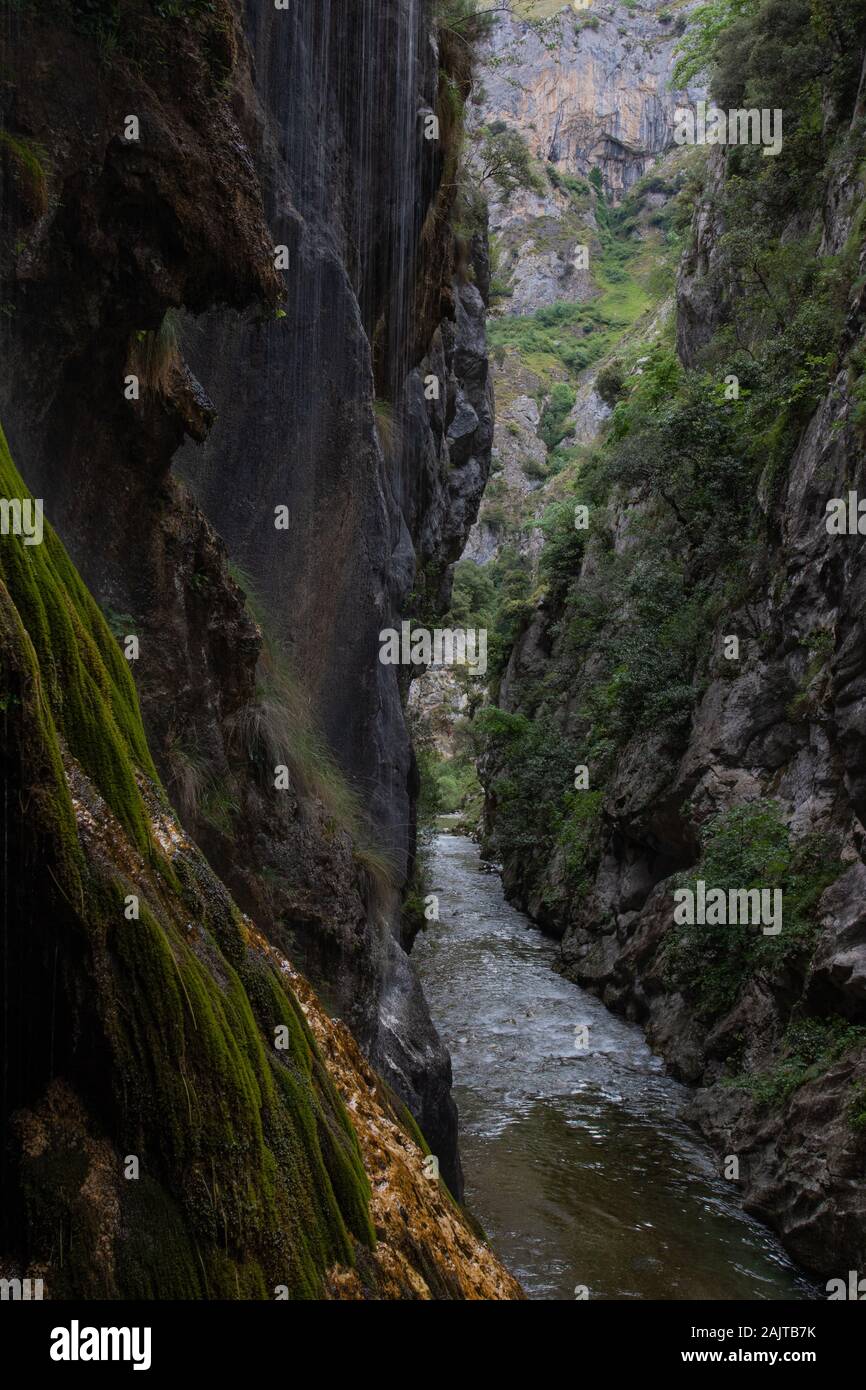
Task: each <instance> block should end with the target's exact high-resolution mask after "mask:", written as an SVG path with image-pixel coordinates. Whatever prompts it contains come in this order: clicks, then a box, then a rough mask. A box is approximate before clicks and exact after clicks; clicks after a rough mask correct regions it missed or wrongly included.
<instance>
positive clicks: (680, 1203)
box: [414, 833, 815, 1300]
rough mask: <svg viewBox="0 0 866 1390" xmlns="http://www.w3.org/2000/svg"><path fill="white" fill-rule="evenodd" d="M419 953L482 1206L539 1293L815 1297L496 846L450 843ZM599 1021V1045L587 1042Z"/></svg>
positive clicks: (503, 1248)
mask: <svg viewBox="0 0 866 1390" xmlns="http://www.w3.org/2000/svg"><path fill="white" fill-rule="evenodd" d="M431 879H432V882H433V883H434V884H435V887H436V890H437V892H438V893H439V895H440V905H441V920H440V921H439V922H431V923H430V924H429V926H428V928H427V930H426V931H425V932H423V933H422V934H421V936H420V937H419V939H418V942H417V944H416V946H415V951H414V957H415V961H416V964H417V967H418V970H419V972H420V974H421V978H422V981H423V983H424V989H425V992H426V994H427V998H428V1000H429V1002H430V1008H431V1012H432V1014H433V1020H434V1022H435V1024H436V1026H437V1028H438V1029H439V1031H440V1033H441V1035H442V1037H443V1040H444V1041H445V1043H446V1045H447V1046H448V1047H449V1049H450V1051H451V1056H452V1060H453V1066H454V1093H455V1097H456V1100H457V1105H458V1109H459V1113H460V1132H461V1149H462V1153H463V1163H464V1169H465V1173H466V1196H467V1201H468V1203H469V1206H470V1208H471V1209H472V1210H473V1211H474V1213H475V1215H476V1216H477V1217H478V1219H479V1220H480V1221H481V1223H482V1225H483V1226H484V1228H485V1230H486V1232H487V1235H488V1237H489V1238H490V1241H491V1243H492V1245H493V1247H494V1249H495V1251H496V1253H497V1254H498V1255H499V1256H500V1258H501V1259H503V1260H504V1262H505V1264H506V1265H507V1267H508V1268H509V1269H510V1270H511V1271H512V1272H513V1273H514V1274H515V1275H516V1276H517V1278H518V1279H519V1280H520V1282H521V1284H522V1285H523V1287H524V1288H525V1290H526V1292H527V1294H528V1295H529V1296H530V1297H531V1298H534V1299H568V1298H574V1297H575V1290H576V1288H577V1286H579V1285H584V1286H586V1288H587V1290H588V1294H589V1297H590V1298H591V1299H593V1300H595V1299H629V1298H638V1299H648V1298H649V1299H654V1298H657V1299H734V1300H741V1299H792V1298H795V1299H804V1298H806V1299H809V1298H813V1297H814V1296H815V1294H814V1290H813V1289H812V1288H811V1286H810V1285H809V1284H808V1283H807V1282H806V1281H805V1280H804V1279H802V1278H801V1277H800V1276H799V1275H798V1274H797V1273H796V1271H795V1270H794V1269H793V1268H792V1266H791V1264H790V1262H789V1261H788V1259H787V1258H786V1256H785V1254H784V1252H783V1251H782V1249H781V1247H780V1246H779V1245H778V1243H777V1242H776V1241H775V1240H774V1239H773V1237H772V1236H771V1235H770V1234H769V1233H768V1232H767V1231H766V1230H764V1228H763V1227H761V1226H760V1225H759V1224H758V1223H757V1222H755V1221H753V1220H752V1219H750V1218H749V1217H747V1216H745V1215H744V1214H743V1213H742V1211H741V1210H740V1209H739V1208H738V1206H737V1204H736V1202H735V1200H732V1195H731V1193H730V1191H729V1189H728V1187H727V1185H726V1183H725V1182H724V1180H722V1179H721V1178H719V1177H718V1176H717V1168H716V1164H715V1162H714V1160H713V1158H712V1155H711V1154H710V1153H709V1151H708V1150H707V1148H706V1146H705V1145H703V1144H701V1143H700V1142H699V1141H698V1140H697V1139H696V1138H695V1136H694V1134H693V1133H692V1131H691V1130H690V1128H689V1126H688V1125H687V1124H686V1122H685V1121H684V1119H683V1115H682V1112H683V1109H684V1106H685V1104H686V1102H687V1100H688V1090H687V1088H686V1087H684V1086H682V1085H680V1084H679V1083H678V1082H676V1081H674V1080H672V1079H671V1078H670V1077H668V1076H666V1075H665V1072H664V1068H663V1065H662V1063H661V1062H660V1061H659V1059H658V1058H656V1057H654V1056H653V1054H652V1053H651V1052H650V1050H649V1048H648V1047H647V1045H646V1043H645V1042H644V1040H643V1036H642V1034H641V1032H640V1029H639V1028H637V1027H636V1026H634V1025H632V1024H629V1023H626V1022H624V1021H623V1020H622V1019H620V1018H617V1017H616V1016H615V1015H614V1014H611V1013H610V1012H609V1011H608V1010H607V1009H606V1008H605V1007H604V1005H603V1004H602V1003H601V1002H600V1001H599V1000H598V999H595V998H594V997H593V996H592V995H591V994H588V993H586V991H585V990H582V989H580V988H578V986H576V985H574V984H572V983H571V982H570V981H568V980H566V979H563V978H562V977H560V976H558V975H556V974H555V973H554V970H553V966H554V965H555V962H556V956H557V948H556V944H555V943H554V942H553V941H551V940H550V939H549V938H547V937H545V936H544V935H543V934H542V933H541V932H539V931H537V930H535V929H534V928H533V927H532V926H531V924H530V922H529V920H528V918H527V917H525V916H524V914H523V913H521V912H518V911H517V910H516V909H515V908H513V907H511V906H510V905H509V904H508V903H507V902H506V901H505V898H504V896H503V893H502V887H501V884H500V880H499V877H498V875H497V874H496V873H495V872H493V871H492V870H491V868H490V867H489V866H486V865H484V864H483V862H482V860H481V857H480V854H479V850H478V847H477V846H476V845H475V844H474V843H473V842H472V841H471V840H469V839H466V838H465V837H464V836H461V835H453V834H447V833H445V834H440V835H438V836H437V838H436V842H435V857H434V859H433V863H432V868H431ZM582 1025H586V1027H587V1028H588V1046H587V1047H586V1048H585V1049H580V1050H579V1049H578V1048H576V1047H575V1035H576V1030H577V1029H579V1028H580V1027H581V1026H582Z"/></svg>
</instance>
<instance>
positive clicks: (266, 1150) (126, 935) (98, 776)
mask: <svg viewBox="0 0 866 1390" xmlns="http://www.w3.org/2000/svg"><path fill="white" fill-rule="evenodd" d="M0 495H2V496H6V497H7V498H8V497H26V496H27V495H28V494H27V492H26V490H25V488H24V486H23V484H22V482H21V479H20V477H19V476H18V474H17V472H16V471H15V469H14V466H13V464H12V461H11V459H10V457H9V451H8V448H7V446H6V442H5V440H4V439H3V438H2V434H0ZM0 578H2V581H3V583H2V584H0V653H2V657H3V662H2V670H3V681H4V692H3V693H4V710H5V713H4V714H3V719H2V722H0V737H2V748H0V753H2V760H3V765H4V766H7V767H14V768H15V769H17V771H16V776H20V779H21V781H20V789H21V792H22V793H24V794H26V799H27V806H28V814H27V817H26V819H24V820H23V821H18V822H16V825H15V827H13V828H14V830H15V836H14V837H13V842H15V843H18V844H20V845H21V846H23V847H24V850H25V852H26V855H27V857H28V858H29V859H30V860H31V861H32V862H39V863H43V864H48V865H49V867H50V868H51V872H50V874H43V875H42V879H41V880H40V882H39V884H37V885H36V886H35V887H34V888H33V890H32V894H31V897H33V898H35V899H38V904H39V911H36V909H35V908H34V918H33V920H34V923H35V927H34V928H33V930H35V931H36V932H37V934H38V933H39V932H42V933H43V936H44V941H45V943H46V944H47V943H48V941H49V939H50V937H49V930H52V928H51V927H50V924H51V923H53V922H54V920H55V917H56V912H57V903H58V902H59V903H61V904H62V907H63V911H64V913H66V914H67V915H68V916H69V923H70V928H71V929H70V931H69V933H68V934H67V935H66V936H64V935H61V936H60V937H59V938H58V940H59V941H60V942H61V948H60V951H61V956H62V960H61V962H60V966H59V969H60V976H59V978H60V979H61V981H62V994H63V1000H62V1002H63V1005H64V1008H65V1009H66V1010H67V1011H68V1013H69V1015H70V1019H71V1020H72V1022H73V1025H74V1026H73V1027H72V1035H71V1037H70V1040H69V1046H68V1048H67V1049H66V1050H65V1051H64V1053H63V1055H62V1056H61V1057H59V1058H54V1057H53V1056H52V1059H51V1061H50V1063H49V1064H48V1066H49V1068H50V1069H49V1070H46V1072H45V1074H44V1076H43V1077H42V1080H41V1083H40V1084H41V1086H42V1087H43V1088H46V1087H47V1086H48V1085H49V1083H51V1082H52V1080H54V1079H56V1078H62V1081H63V1083H64V1086H65V1087H66V1088H68V1090H69V1091H70V1092H71V1093H72V1095H73V1096H75V1097H79V1098H80V1099H81V1105H82V1115H83V1116H85V1117H86V1126H88V1127H89V1126H92V1128H93V1131H94V1133H93V1134H91V1133H90V1132H89V1131H88V1130H87V1129H86V1128H85V1121H82V1122H81V1124H82V1128H81V1132H80V1133H79V1132H77V1131H76V1132H75V1133H74V1134H73V1135H72V1137H69V1136H68V1135H67V1132H66V1128H65V1127H64V1128H63V1129H62V1132H61V1133H60V1134H59V1137H58V1135H57V1134H55V1136H54V1139H53V1140H52V1144H51V1146H50V1147H49V1149H48V1151H47V1157H46V1159H45V1161H42V1160H40V1159H30V1158H28V1157H27V1155H26V1154H23V1153H22V1154H21V1155H20V1156H19V1160H18V1161H19V1167H20V1181H19V1183H18V1185H17V1187H16V1188H15V1190H14V1191H12V1192H10V1194H9V1196H8V1207H9V1210H10V1212H11V1213H12V1218H14V1219H15V1220H22V1217H21V1213H25V1214H26V1220H24V1221H23V1225H24V1227H25V1229H26V1230H27V1232H28V1240H29V1241H30V1246H31V1249H30V1254H31V1257H32V1258H33V1259H35V1260H36V1261H37V1262H44V1263H45V1264H46V1267H47V1269H48V1271H49V1281H50V1285H51V1289H52V1296H54V1297H77V1296H88V1297H112V1298H113V1297H160V1298H165V1297H176V1298H199V1297H208V1298H272V1297H273V1296H274V1290H275V1288H276V1287H277V1286H278V1285H285V1286H287V1288H288V1290H289V1294H290V1296H291V1297H295V1298H316V1297H319V1296H320V1295H321V1291H322V1279H323V1275H324V1273H325V1272H326V1271H327V1270H328V1269H329V1268H330V1267H331V1266H333V1265H334V1264H335V1263H340V1264H343V1265H349V1264H352V1263H353V1261H354V1251H355V1248H356V1245H357V1244H358V1243H360V1244H361V1245H363V1246H366V1247H371V1246H372V1245H373V1244H374V1234H373V1230H372V1227H371V1223H370V1217H369V1210H368V1204H369V1195H370V1194H369V1186H368V1183H367V1178H366V1175H365V1173H364V1169H363V1164H362V1161H361V1154H360V1150H359V1146H358V1143H357V1138H356V1136H355V1134H354V1131H353V1130H352V1127H351V1124H350V1122H349V1118H348V1116H347V1113H346V1111H345V1108H344V1107H343V1105H342V1103H341V1101H340V1098H339V1096H338V1094H337V1092H336V1090H335V1087H334V1085H333V1083H332V1081H331V1079H330V1076H329V1075H328V1072H327V1070H326V1068H325V1066H324V1064H323V1062H322V1060H321V1058H320V1056H319V1054H318V1050H317V1048H316V1044H315V1042H314V1039H313V1037H312V1034H311V1033H310V1030H309V1028H308V1026H307V1024H306V1021H305V1020H304V1018H303V1014H302V1013H301V1011H300V1008H299V1006H298V1004H297V1001H296V1000H295V999H294V996H293V995H292V994H291V992H290V991H289V990H288V988H287V987H286V985H285V984H284V982H283V980H282V978H281V977H280V975H279V972H278V971H277V970H276V968H275V967H274V966H273V965H271V964H270V963H269V962H268V961H267V960H266V959H265V958H264V957H261V956H259V955H255V954H253V953H252V952H251V950H250V948H249V945H248V940H247V936H248V933H247V929H246V925H245V923H244V920H243V918H242V916H241V914H240V913H239V911H238V909H237V907H236V906H235V905H234V903H233V902H232V900H231V898H230V896H229V894H228V893H227V891H226V890H225V888H224V887H223V885H222V884H221V883H220V882H219V881H218V880H217V879H216V878H215V877H214V875H213V874H212V872H211V871H210V869H209V867H208V865H207V864H206V863H205V861H204V860H203V859H202V858H201V856H200V855H199V854H198V853H197V851H196V850H195V849H194V848H193V847H192V846H189V847H188V848H187V849H186V850H184V851H183V852H180V853H178V854H176V855H175V858H174V860H173V862H172V863H169V861H168V860H167V859H165V858H164V857H163V855H162V854H161V851H160V850H159V849H158V847H157V846H156V845H155V844H154V843H153V841H152V839H151V835H150V829H149V824H150V811H149V808H148V804H146V801H145V798H147V799H148V802H149V800H150V799H151V798H153V801H154V804H155V805H157V806H160V807H161V805H162V798H163V796H164V793H163V792H162V790H161V788H160V787H159V785H158V783H157V780H156V774H155V772H154V770H153V765H152V763H151V760H150V756H149V753H148V750H147V746H146V743H145V739H144V733H143V729H142V724H141V718H140V714H139V711H138V706H137V701H136V695H135V690H134V687H133V685H132V681H131V679H130V676H129V672H128V669H127V667H126V663H125V662H124V660H123V658H122V656H121V654H120V652H119V650H118V648H117V646H116V644H115V642H114V639H113V638H112V636H111V633H110V631H109V630H108V628H107V626H106V624H105V621H104V619H103V618H102V616H101V614H100V612H99V610H98V608H97V606H96V604H95V603H94V602H93V600H92V598H91V597H90V595H89V594H88V592H87V590H86V589H85V588H84V585H83V584H82V582H81V580H80V578H79V576H78V575H77V573H76V571H75V569H74V567H73V566H72V564H71V563H70V561H69V559H68V557H67V555H66V553H65V551H64V550H63V547H62V545H61V544H60V542H59V541H58V539H57V537H56V536H55V535H54V533H53V532H51V531H50V529H49V528H47V527H46V530H45V535H44V540H43V542H42V544H40V545H33V546H25V545H24V544H23V539H22V538H20V537H16V536H8V537H4V538H3V539H2V542H0ZM62 744H65V745H66V746H67V747H68V749H69V751H70V752H71V753H72V754H73V755H74V756H75V758H76V759H77V760H78V762H79V763H80V765H81V767H82V768H83V769H84V771H85V773H86V774H87V775H88V777H89V778H90V779H91V781H92V782H93V784H94V785H95V786H96V787H97V788H98V790H99V791H100V792H101V794H102V795H103V797H104V798H105V801H106V803H107V805H108V807H109V809H110V810H111V811H112V812H113V813H114V816H116V818H117V819H116V821H115V820H114V819H112V818H110V817H105V818H104V822H103V824H102V825H100V826H99V827H98V830H99V842H100V851H99V854H98V856H94V855H92V854H85V852H84V851H83V849H82V846H81V845H80V844H79V840H78V833H77V825H76V818H75V811H74V808H73V805H72V802H71V799H70V794H69V790H68V787H67V783H66V777H65V773H64V766H63V757H62ZM13 759H14V760H15V761H14V762H13V761H12V760H13ZM137 776H138V778H139V781H137V780H136V779H137ZM139 782H140V786H139ZM15 784H16V783H15V782H13V783H12V784H11V785H13V786H14V785H15ZM140 787H141V789H140ZM14 799H15V801H16V803H17V802H18V801H21V800H22V799H23V798H22V797H21V796H17V797H15V798H14ZM49 844H50V845H52V846H54V847H55V848H53V849H52V851H51V858H50V862H49V860H48V859H46V858H45V855H46V852H47V851H46V846H47V845H49ZM133 844H134V845H135V846H136V847H137V848H138V849H140V850H145V851H146V854H145V857H144V858H143V859H142V858H140V857H139V856H138V855H136V854H133V853H131V852H130V847H131V845H133ZM55 889H56V890H57V894H58V896H55ZM129 893H134V894H135V895H136V896H137V897H138V898H139V917H138V919H137V920H127V919H126V917H125V916H124V910H123V909H124V899H125V898H126V896H127V895H128V894H129ZM40 894H41V895H42V896H41V897H40V896H39V895H40ZM31 906H32V904H31ZM42 921H44V922H45V923H46V925H45V926H44V927H43V926H41V925H40V923H41V922H42ZM40 939H41V938H40ZM67 942H68V945H67V944H66V943H67ZM52 946H53V940H52ZM21 961H22V962H23V966H24V967H25V968H28V969H29V968H32V969H34V970H39V969H41V968H42V967H41V962H40V947H39V941H38V940H37V942H36V945H35V952H34V955H33V956H32V957H31V956H30V955H27V954H26V953H25V954H23V955H21ZM54 968H57V967H56V966H55V967H54ZM39 979H40V980H41V976H40V977H39ZM29 983H30V986H31V987H32V989H33V990H34V991H36V990H37V989H38V988H39V987H41V986H39V985H38V984H37V976H36V975H34V978H33V980H32V981H30V982H29ZM27 988H28V979H27V978H26V977H24V978H21V979H18V980H16V989H17V990H20V991H24V992H25V993H26V991H27ZM64 1016H65V1015H64ZM279 1025H283V1026H285V1028H286V1029H287V1032H288V1039H289V1045H288V1046H287V1047H286V1048H285V1049H282V1050H281V1049H277V1048H276V1047H275V1046H274V1029H275V1027H277V1026H279ZM85 1042H86V1046H85ZM97 1141H98V1142H101V1143H102V1144H103V1146H104V1145H105V1144H106V1143H107V1144H108V1146H109V1149H110V1151H111V1152H113V1154H114V1156H115V1160H114V1161H115V1162H116V1165H117V1167H116V1171H115V1175H114V1178H113V1179H112V1178H111V1177H110V1176H109V1174H108V1173H107V1172H104V1173H103V1177H102V1178H101V1181H104V1182H105V1183H107V1184H110V1183H111V1182H112V1181H113V1182H114V1190H115V1195H116V1197H117V1203H116V1208H117V1211H118V1216H117V1220H116V1229H112V1230H111V1241H112V1249H113V1258H111V1259H107V1258H105V1254H104V1245H105V1229H104V1226H103V1225H102V1224H101V1223H102V1222H103V1221H104V1219H105V1211H106V1208H105V1207H99V1206H98V1204H96V1205H95V1204H94V1201H93V1200H92V1197H91V1196H85V1195H84V1190H83V1184H84V1182H85V1179H86V1178H87V1177H88V1175H89V1171H90V1156H91V1154H92V1150H93V1143H94V1142H97ZM125 1154H135V1155H136V1157H137V1158H138V1159H139V1163H140V1173H141V1175H140V1177H139V1178H138V1179H137V1180H129V1181H127V1180H125V1179H124V1178H123V1176H122V1171H121V1162H122V1156H123V1155H125ZM110 1166H111V1165H109V1168H110ZM113 1209H114V1208H113V1207H112V1205H111V1204H110V1203H109V1204H108V1208H107V1210H109V1211H111V1210H113ZM16 1213H18V1215H17V1216H16ZM10 1219H11V1218H10ZM71 1252H74V1254H72V1253H71Z"/></svg>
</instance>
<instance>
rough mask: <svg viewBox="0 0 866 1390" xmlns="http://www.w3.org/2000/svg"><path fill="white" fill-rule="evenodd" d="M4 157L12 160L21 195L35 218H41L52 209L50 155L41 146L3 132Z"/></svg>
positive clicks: (0, 140) (0, 132)
mask: <svg viewBox="0 0 866 1390" xmlns="http://www.w3.org/2000/svg"><path fill="white" fill-rule="evenodd" d="M0 154H2V155H4V156H5V157H6V159H7V160H8V162H9V164H10V166H11V169H12V177H13V180H14V182H15V185H16V188H17V191H18V196H19V198H20V200H21V204H22V206H23V207H24V209H25V211H26V212H27V214H28V215H29V216H30V217H31V218H36V217H41V216H42V214H43V213H44V212H45V209H46V208H47V206H48V180H47V178H46V175H45V161H46V157H47V156H46V154H45V151H44V150H43V149H42V147H41V146H40V145H37V144H36V143H35V142H34V141H33V140H26V139H23V138H22V137H21V136H15V135H10V134H9V132H8V130H0Z"/></svg>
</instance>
